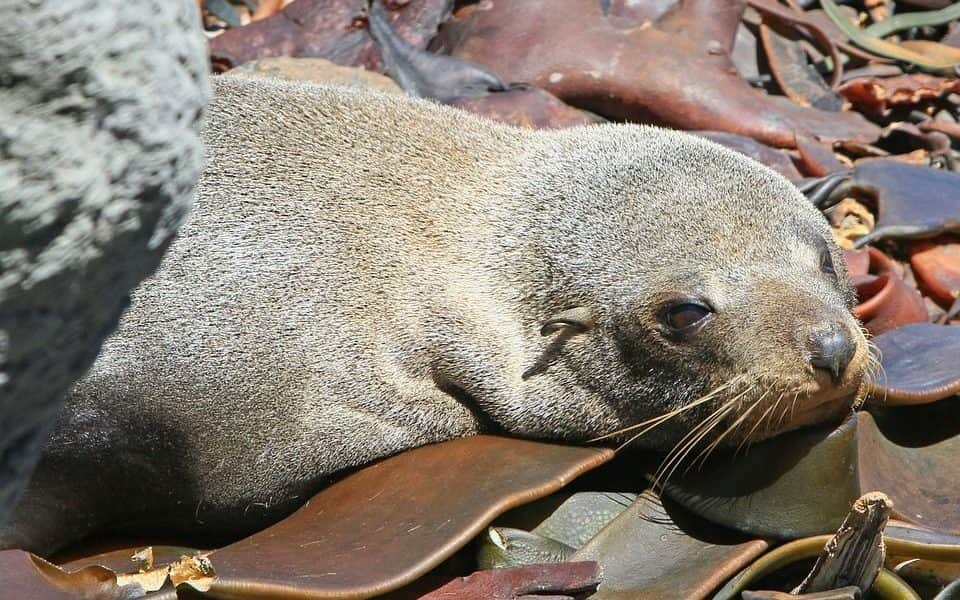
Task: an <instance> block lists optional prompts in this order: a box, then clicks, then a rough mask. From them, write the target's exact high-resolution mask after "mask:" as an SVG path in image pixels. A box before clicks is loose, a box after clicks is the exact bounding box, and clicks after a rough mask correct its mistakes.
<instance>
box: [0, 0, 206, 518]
mask: <svg viewBox="0 0 960 600" xmlns="http://www.w3.org/2000/svg"><path fill="white" fill-rule="evenodd" d="M208 69H209V66H208V59H207V55H206V43H205V39H204V38H203V36H202V34H201V32H200V23H199V19H198V18H197V6H196V3H195V2H193V1H192V0H176V1H173V2H159V3H157V2H148V1H146V0H133V1H130V0H99V1H95V0H58V1H57V2H3V3H0V520H2V519H3V518H5V516H6V514H7V513H8V511H9V509H10V508H11V505H12V504H13V503H14V502H15V499H16V497H17V494H18V492H19V491H20V489H21V488H22V485H23V483H24V482H25V480H26V478H27V477H28V476H29V473H30V471H31V469H32V468H33V465H34V463H35V461H36V458H37V455H38V452H39V450H40V448H41V446H42V445H43V442H44V440H45V438H46V436H47V432H48V429H49V428H50V427H51V426H52V424H53V421H54V418H55V417H56V413H57V408H58V407H59V405H60V401H61V399H62V398H63V396H64V393H65V392H66V391H67V389H68V388H69V386H70V385H71V384H72V383H73V382H74V381H75V380H76V379H77V378H78V377H80V376H81V375H82V374H83V373H84V372H85V371H86V370H87V368H88V367H89V366H90V364H91V363H92V362H93V360H94V358H95V357H96V355H97V352H98V350H99V349H100V345H101V343H102V342H103V340H104V338H105V337H106V336H107V335H108V334H109V333H110V332H111V331H112V330H113V328H114V327H115V325H116V323H117V320H118V318H119V317H120V314H121V312H122V311H123V308H124V307H125V305H126V303H127V301H128V294H129V292H130V290H131V289H132V288H133V287H134V286H136V285H137V284H138V283H139V282H140V281H141V280H142V279H143V278H144V277H146V276H147V275H149V274H150V273H151V272H152V271H153V270H154V269H155V268H156V266H157V264H158V263H159V261H160V258H161V256H162V255H163V252H164V250H165V249H166V247H167V245H168V244H169V243H170V241H171V239H172V238H173V236H174V234H175V233H176V231H177V228H178V227H179V225H180V223H181V221H182V220H183V218H184V216H185V215H186V213H187V212H188V210H189V208H190V203H191V199H192V195H193V188H194V184H195V183H196V180H197V177H198V176H199V174H200V170H201V168H202V162H203V151H202V146H201V143H200V140H199V138H198V137H197V126H198V120H199V118H200V115H201V113H202V109H203V106H204V104H205V102H206V100H207V97H208V94H209V92H208V87H207V79H206V78H207V71H208ZM89 435H97V432H96V431H91V432H90V433H89Z"/></svg>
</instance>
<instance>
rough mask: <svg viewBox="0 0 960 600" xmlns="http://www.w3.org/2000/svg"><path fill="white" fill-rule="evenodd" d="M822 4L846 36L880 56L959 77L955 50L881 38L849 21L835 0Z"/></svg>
mask: <svg viewBox="0 0 960 600" xmlns="http://www.w3.org/2000/svg"><path fill="white" fill-rule="evenodd" d="M820 6H822V7H823V10H824V12H826V13H827V16H829V17H830V19H831V20H832V21H833V22H834V24H835V25H836V26H837V27H838V28H839V29H840V30H841V31H842V32H843V33H844V35H846V36H847V38H849V39H850V41H851V42H853V43H854V44H856V45H857V46H859V47H861V48H863V49H864V50H867V51H869V52H872V53H874V54H876V55H878V56H883V57H887V58H893V59H896V60H901V61H904V62H908V63H910V64H912V65H914V66H916V67H917V68H919V69H922V70H924V71H928V72H931V73H935V74H941V75H948V76H956V68H957V67H958V66H960V55H954V54H953V53H952V52H948V51H945V50H943V49H941V48H939V46H942V44H936V45H935V46H936V47H932V46H926V45H925V46H916V45H914V46H910V47H907V46H904V45H901V44H894V43H892V42H887V41H884V40H880V39H877V38H874V37H871V36H869V35H867V34H866V33H864V32H863V30H862V29H860V27H858V26H857V25H855V24H854V23H853V22H852V21H850V19H848V18H847V16H846V15H844V14H843V13H842V12H841V11H840V7H839V6H838V5H837V4H836V2H834V0H820ZM930 44H933V42H930Z"/></svg>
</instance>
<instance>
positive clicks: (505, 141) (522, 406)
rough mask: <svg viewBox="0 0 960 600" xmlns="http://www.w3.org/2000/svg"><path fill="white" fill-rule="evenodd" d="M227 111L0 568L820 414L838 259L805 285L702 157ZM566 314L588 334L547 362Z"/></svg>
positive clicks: (768, 232) (801, 225) (233, 92)
mask: <svg viewBox="0 0 960 600" xmlns="http://www.w3.org/2000/svg"><path fill="white" fill-rule="evenodd" d="M214 88H215V98H214V100H213V102H212V105H211V107H210V109H209V118H208V121H207V125H206V129H205V131H204V137H205V140H206V142H207V145H208V148H209V165H208V167H207V170H206V171H205V174H204V176H203V178H202V181H201V185H200V188H199V196H198V199H197V202H196V206H195V209H194V211H193V212H192V213H191V216H190V219H189V221H188V223H187V224H186V225H185V226H184V227H183V229H182V230H181V233H180V236H179V238H178V240H177V242H176V243H175V244H173V245H172V247H171V248H170V251H169V252H168V254H167V257H166V259H165V260H164V263H163V266H162V267H161V269H160V270H159V271H158V272H157V274H156V275H155V276H154V277H152V278H150V279H149V280H147V281H146V282H144V284H143V285H142V286H141V287H140V288H139V290H138V291H137V293H136V294H135V297H134V301H133V305H132V307H131V308H130V310H129V311H128V312H127V314H126V315H125V317H124V319H123V322H122V325H121V327H120V329H119V330H118V332H117V333H116V334H115V335H114V336H113V337H112V338H111V339H110V340H109V342H108V344H107V345H106V347H105V351H104V352H103V354H102V356H101V357H100V358H99V360H98V361H97V364H96V365H95V367H94V369H93V371H92V372H91V374H90V375H89V376H88V377H86V378H85V379H84V380H83V381H82V382H81V383H80V384H79V385H78V386H77V387H76V390H75V393H74V394H73V397H72V399H71V401H70V405H69V410H67V411H66V412H64V414H63V417H62V421H61V423H60V426H59V428H58V431H57V433H56V435H55V436H54V440H53V443H52V444H51V446H50V449H49V452H48V454H47V455H46V458H45V460H44V462H43V464H42V465H41V468H40V469H38V472H37V477H36V479H35V483H34V485H33V486H31V490H30V492H29V493H28V495H27V496H26V499H25V501H24V502H23V503H22V505H21V507H20V509H19V511H18V520H17V522H16V523H15V526H14V527H12V528H10V529H9V530H8V531H6V532H4V534H3V535H2V536H0V539H2V542H3V544H4V545H7V546H11V545H20V546H25V547H28V548H31V549H37V550H42V551H46V550H50V549H52V548H54V547H57V546H58V545H60V544H62V543H63V542H64V541H67V540H68V539H70V538H75V537H77V536H79V535H82V534H83V533H86V532H87V531H89V530H91V529H94V528H97V527H101V526H104V525H107V524H111V525H117V524H120V523H123V522H125V521H126V522H137V521H139V524H137V525H136V526H137V527H141V528H142V527H143V524H144V523H146V522H149V523H151V524H152V525H153V526H155V527H162V528H163V529H164V532H165V533H169V532H170V531H172V530H173V528H179V529H181V530H189V531H192V532H194V533H196V532H204V531H224V530H231V531H234V532H243V531H250V530H253V529H255V528H257V527H261V526H262V525H263V524H264V523H265V522H267V521H269V520H270V519H274V518H276V517H277V516H278V515H280V514H282V513H283V512H285V511H287V510H290V508H291V507H292V506H293V505H294V504H295V503H296V502H298V501H302V500H303V499H305V496H306V495H308V494H310V493H312V492H313V491H315V490H316V489H318V488H319V487H320V486H322V485H323V482H324V481H325V480H326V478H327V477H328V476H329V475H331V474H333V473H336V472H338V471H341V470H343V469H348V468H351V467H355V466H357V465H361V464H364V463H366V462H369V461H371V460H374V459H377V458H379V457H383V456H386V455H389V454H392V453H396V452H399V451H401V450H403V449H405V448H410V447H413V446H417V445H421V444H427V443H430V442H436V441H440V440H444V439H448V438H453V437H456V436H465V435H471V434H475V433H477V432H480V431H494V432H506V433H508V434H511V435H517V436H524V437H531V438H548V439H557V440H569V441H583V440H586V439H588V438H592V437H594V436H598V435H601V434H604V433H608V432H610V431H612V430H614V429H617V428H619V427H623V426H625V425H629V424H632V423H635V422H637V421H638V420H641V419H644V418H648V417H651V416H654V415H657V414H660V413H661V412H663V411H665V410H668V409H670V408H675V407H678V406H681V405H684V404H686V403H689V402H691V401H692V400H694V399H695V398H697V397H699V395H700V394H702V393H703V392H705V391H706V390H707V389H709V388H711V387H712V386H715V385H718V384H719V383H722V382H723V381H726V380H729V379H730V378H731V377H733V376H734V375H738V374H740V373H741V372H744V371H748V372H750V374H751V375H752V376H753V377H754V379H755V380H756V381H761V380H762V381H765V382H767V383H769V384H770V385H771V386H774V389H777V387H776V386H778V387H779V389H782V390H787V391H792V390H801V389H803V390H807V391H811V390H814V391H815V388H818V386H822V385H829V384H828V383H827V384H824V383H823V381H824V380H823V378H818V377H816V376H815V375H814V373H813V372H812V370H811V369H810V367H809V365H808V364H807V358H808V357H807V356H806V355H805V353H806V350H805V339H806V336H808V335H809V334H810V332H811V331H812V330H813V328H814V327H817V326H819V324H820V323H823V322H827V323H833V322H838V321H839V322H842V323H844V324H845V325H846V326H849V327H851V328H856V324H855V322H854V321H853V318H852V317H851V315H850V313H849V308H848V307H849V302H850V301H851V299H852V291H851V289H850V286H849V284H848V283H847V282H846V278H845V277H844V276H843V272H842V271H843V267H842V257H841V255H840V254H839V252H838V250H837V248H836V246H835V245H833V242H832V241H830V242H829V243H830V248H831V251H832V252H833V253H834V255H835V256H834V262H835V263H836V264H837V265H838V270H839V271H840V277H839V278H837V277H834V276H830V275H826V274H824V273H821V272H820V271H819V256H818V251H817V248H818V245H817V243H816V239H817V238H818V237H820V238H826V239H831V238H830V231H829V229H828V227H827V224H826V222H825V221H824V219H823V218H822V217H821V215H820V214H819V213H818V212H817V211H816V209H815V208H813V207H812V206H811V205H810V204H809V203H808V202H806V201H805V200H804V198H803V197H802V196H801V195H800V194H799V192H797V191H796V189H795V188H794V187H793V186H792V185H791V184H790V183H789V182H787V181H786V180H785V179H783V178H782V177H780V176H779V175H776V174H775V173H774V172H773V171H770V170H768V169H766V168H764V167H762V166H760V165H759V164H758V163H755V162H753V161H751V160H749V159H746V158H744V157H742V156H741V155H739V154H736V153H734V152H731V151H728V150H726V149H724V148H722V147H720V146H718V145H715V144H713V143H711V142H708V141H705V140H702V139H698V138H695V137H692V136H688V135H685V134H682V133H678V132H672V131H667V130H661V129H656V128H652V127H639V126H626V125H603V126H592V127H586V128H575V129H566V130H560V131H526V130H520V129H514V128H510V127H507V126H503V125H498V124H495V123H492V122H490V121H486V120H483V119H481V118H479V117H475V116H472V115H469V114H467V113H464V112H460V111H457V110H455V109H451V108H446V107H441V106H438V105H435V104H431V103H428V102H425V101H420V100H412V99H408V98H403V97H396V96H387V95H378V94H367V93H363V92H358V91H350V90H344V89H335V88H324V87H318V86H312V85H308V84H298V83H291V82H279V81H269V80H243V79H232V78H221V79H219V80H217V81H216V83H215V86H214ZM822 244H823V242H820V245H822ZM691 294H697V295H702V296H704V297H705V298H708V299H709V301H710V302H711V303H712V304H713V306H714V307H715V308H716V310H717V315H716V318H715V319H714V321H713V322H712V323H710V324H709V325H708V326H707V327H706V328H705V329H704V331H703V333H702V334H701V335H700V336H698V337H697V338H696V339H695V340H693V341H691V342H689V343H685V344H677V343H674V342H671V341H669V340H668V339H666V338H665V337H664V336H663V335H662V334H661V333H660V331H659V329H658V328H659V325H658V315H659V311H660V310H661V307H662V303H663V301H664V300H666V299H668V298H673V297H675V296H677V295H691ZM575 307H583V308H586V309H588V310H589V314H590V318H589V319H586V320H584V319H582V318H581V319H578V320H576V321H575V325H576V327H573V328H562V327H561V328H560V329H559V331H555V330H554V329H553V328H548V329H547V331H546V332H545V333H547V334H548V335H547V336H546V337H543V336H541V328H542V327H543V325H544V324H545V323H547V322H548V321H550V320H551V318H553V317H554V316H556V315H557V314H558V313H563V311H567V310H569V309H571V308H575ZM580 312H582V311H580ZM565 314H567V315H570V314H571V313H565ZM851 371H853V370H851ZM856 377H859V373H852V374H850V381H846V382H845V385H846V386H847V387H850V385H854V387H855V384H851V381H852V379H853V378H856ZM826 381H829V379H827V380H826ZM804 386H805V387H804ZM758 393H759V392H758ZM755 396H756V394H755ZM771 401H772V399H771ZM704 414H706V413H704V412H702V411H700V412H698V413H697V414H690V415H688V416H687V417H686V418H679V419H677V420H676V421H675V422H674V423H672V424H669V425H665V426H664V427H663V428H662V430H661V431H659V432H657V433H656V434H651V436H650V437H649V438H646V439H645V441H646V443H647V445H653V446H661V447H662V446H665V445H668V444H671V443H673V442H676V440H677V439H678V438H679V437H680V436H681V435H682V434H683V433H684V432H686V431H689V428H690V426H691V424H692V423H695V422H697V419H699V418H702V416H703V415H704ZM698 415H699V416H698ZM94 481H95V482H96V484H94V483H92V482H94ZM298 499H299V500H298ZM65 506H66V507H68V510H64V507H65ZM358 509H359V508H358ZM132 526H133V525H131V527H132Z"/></svg>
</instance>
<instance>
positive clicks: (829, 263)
mask: <svg viewBox="0 0 960 600" xmlns="http://www.w3.org/2000/svg"><path fill="white" fill-rule="evenodd" d="M820 271H821V272H823V273H826V274H827V275H835V274H836V273H837V271H836V270H835V269H834V268H833V257H832V256H830V251H829V250H821V251H820Z"/></svg>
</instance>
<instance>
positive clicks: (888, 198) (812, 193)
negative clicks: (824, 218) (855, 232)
mask: <svg viewBox="0 0 960 600" xmlns="http://www.w3.org/2000/svg"><path fill="white" fill-rule="evenodd" d="M851 194H858V195H860V196H863V197H864V198H867V199H870V200H871V202H872V203H873V204H874V205H875V209H876V215H877V226H876V228H875V229H874V230H873V231H872V232H870V233H869V234H867V235H865V236H864V237H862V238H860V239H859V240H857V242H856V244H855V247H858V248H859V247H863V246H865V245H867V244H869V243H871V242H876V241H878V240H882V239H887V238H929V237H934V236H936V235H939V234H941V233H945V232H958V231H960V174H958V173H953V172H950V171H944V170H940V169H931V168H929V167H922V166H917V165H911V164H907V163H903V162H900V161H896V160H889V159H876V160H870V161H863V162H860V163H858V164H857V166H856V167H855V168H854V169H853V171H852V173H851V175H850V176H849V177H848V178H844V177H829V178H825V179H824V181H823V182H822V184H821V185H820V186H817V187H814V188H812V189H810V190H809V192H808V196H809V197H810V198H811V199H816V202H815V203H816V204H817V205H818V206H819V207H820V208H827V207H829V206H832V205H834V204H836V203H837V202H839V201H840V200H841V199H842V198H845V197H847V196H848V195H851Z"/></svg>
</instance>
